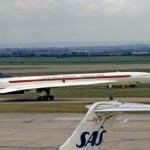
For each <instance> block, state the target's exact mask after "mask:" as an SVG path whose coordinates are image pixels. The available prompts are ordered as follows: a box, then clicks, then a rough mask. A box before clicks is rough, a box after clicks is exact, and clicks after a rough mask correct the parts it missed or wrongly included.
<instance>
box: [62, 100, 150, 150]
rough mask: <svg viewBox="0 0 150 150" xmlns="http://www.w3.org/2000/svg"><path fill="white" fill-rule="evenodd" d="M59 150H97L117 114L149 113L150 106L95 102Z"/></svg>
mask: <svg viewBox="0 0 150 150" xmlns="http://www.w3.org/2000/svg"><path fill="white" fill-rule="evenodd" d="M88 108H89V111H88V112H87V114H86V115H85V117H84V118H83V120H82V121H81V122H80V124H79V125H78V127H77V128H76V129H75V131H74V132H73V134H72V135H71V136H70V138H68V140H67V141H66V142H65V143H64V144H63V145H62V146H61V147H60V149H59V150H79V149H80V150H97V149H100V147H101V145H102V142H103V138H104V137H105V136H106V133H108V132H109V130H110V129H111V127H112V125H113V123H114V122H115V120H116V117H117V115H118V114H120V113H122V112H124V111H125V112H126V111H150V105H144V104H129V103H119V102H97V103H95V104H93V105H92V106H91V107H88Z"/></svg>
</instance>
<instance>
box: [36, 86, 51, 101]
mask: <svg viewBox="0 0 150 150" xmlns="http://www.w3.org/2000/svg"><path fill="white" fill-rule="evenodd" d="M50 90H51V89H47V88H45V89H38V92H39V93H41V94H42V93H43V92H44V93H46V95H43V94H42V96H39V97H38V98H37V100H45V101H51V100H54V96H53V95H50Z"/></svg>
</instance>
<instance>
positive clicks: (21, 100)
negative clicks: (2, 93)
mask: <svg viewBox="0 0 150 150" xmlns="http://www.w3.org/2000/svg"><path fill="white" fill-rule="evenodd" d="M44 101H45V102H46V100H37V99H29V98H24V99H21V98H18V99H16V98H14V99H13V98H1V99H0V103H5V102H19V103H22V102H44Z"/></svg>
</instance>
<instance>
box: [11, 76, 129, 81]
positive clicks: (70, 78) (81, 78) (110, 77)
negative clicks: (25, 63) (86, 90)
mask: <svg viewBox="0 0 150 150" xmlns="http://www.w3.org/2000/svg"><path fill="white" fill-rule="evenodd" d="M128 77H131V75H118V76H117V75H116V76H95V77H94V76H93V77H92V76H91V77H68V78H67V77H64V78H49V79H31V80H30V79H29V80H11V81H9V83H25V82H42V81H61V80H62V81H67V80H84V79H113V78H128Z"/></svg>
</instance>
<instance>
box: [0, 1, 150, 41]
mask: <svg viewBox="0 0 150 150" xmlns="http://www.w3.org/2000/svg"><path fill="white" fill-rule="evenodd" d="M86 41H88V42H89V41H100V42H104V41H112V42H116V41H117V42H128V41H129V42H131V41H135V42H136V41H150V0H0V43H38V42H86Z"/></svg>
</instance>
